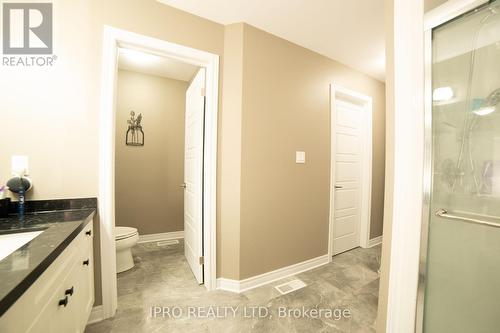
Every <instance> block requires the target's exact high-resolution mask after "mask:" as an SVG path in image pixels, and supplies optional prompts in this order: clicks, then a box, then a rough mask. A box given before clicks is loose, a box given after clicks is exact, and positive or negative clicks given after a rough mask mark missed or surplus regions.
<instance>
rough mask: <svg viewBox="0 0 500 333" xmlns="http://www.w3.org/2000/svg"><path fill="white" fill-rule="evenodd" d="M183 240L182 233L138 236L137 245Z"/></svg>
mask: <svg viewBox="0 0 500 333" xmlns="http://www.w3.org/2000/svg"><path fill="white" fill-rule="evenodd" d="M180 238H184V231H182V230H181V231H173V232H163V233H159V234H149V235H139V241H138V243H150V242H159V241H164V240H169V239H180Z"/></svg>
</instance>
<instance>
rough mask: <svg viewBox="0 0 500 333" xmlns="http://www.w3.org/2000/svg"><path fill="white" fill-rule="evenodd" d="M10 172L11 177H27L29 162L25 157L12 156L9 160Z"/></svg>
mask: <svg viewBox="0 0 500 333" xmlns="http://www.w3.org/2000/svg"><path fill="white" fill-rule="evenodd" d="M11 172H12V175H13V176H28V175H29V160H28V156H26V155H13V156H12V158H11Z"/></svg>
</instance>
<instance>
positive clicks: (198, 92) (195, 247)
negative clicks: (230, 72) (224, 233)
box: [184, 68, 205, 284]
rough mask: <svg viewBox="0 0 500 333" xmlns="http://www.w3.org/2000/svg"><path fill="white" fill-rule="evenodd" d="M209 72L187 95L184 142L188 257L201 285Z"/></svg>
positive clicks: (196, 79) (202, 73)
mask: <svg viewBox="0 0 500 333" xmlns="http://www.w3.org/2000/svg"><path fill="white" fill-rule="evenodd" d="M204 91H205V69H204V68H201V69H200V70H199V71H198V73H197V74H196V76H195V77H194V79H193V81H192V82H191V84H190V85H189V87H188V89H187V91H186V115H185V125H184V126H185V141H184V255H185V256H186V260H187V262H188V264H189V266H190V267H191V270H192V271H193V274H194V276H195V278H196V280H197V281H198V283H200V284H201V283H203V264H202V263H201V261H200V258H201V257H203V128H204V114H205V92H204Z"/></svg>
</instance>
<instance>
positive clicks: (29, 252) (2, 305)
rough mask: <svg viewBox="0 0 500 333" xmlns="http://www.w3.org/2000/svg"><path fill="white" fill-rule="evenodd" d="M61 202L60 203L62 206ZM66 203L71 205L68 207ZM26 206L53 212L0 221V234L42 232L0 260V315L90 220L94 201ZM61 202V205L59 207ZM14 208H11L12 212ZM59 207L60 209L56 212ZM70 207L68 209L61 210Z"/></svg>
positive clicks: (33, 213)
mask: <svg viewBox="0 0 500 333" xmlns="http://www.w3.org/2000/svg"><path fill="white" fill-rule="evenodd" d="M62 202H64V203H62ZM68 202H71V203H69V204H68ZM34 203H35V204H33V203H30V204H29V206H28V207H30V208H33V207H39V208H41V209H56V210H51V211H37V210H36V209H35V208H34V209H29V210H28V211H30V212H29V213H27V214H26V215H25V216H24V219H20V218H19V216H18V215H15V214H13V215H10V216H9V217H6V218H0V235H5V234H9V233H18V232H27V231H43V232H42V233H41V234H40V235H38V236H37V237H35V238H34V239H32V240H31V241H30V242H28V243H26V244H25V245H23V246H22V247H20V248H19V249H17V250H16V251H14V252H12V253H11V254H10V255H9V256H7V257H5V258H4V259H2V260H0V316H1V315H3V314H4V313H5V312H6V311H7V310H8V309H9V308H10V306H11V305H12V304H14V303H15V302H16V301H17V299H18V298H20V297H21V295H22V294H23V293H24V292H25V291H26V290H27V289H28V288H29V287H30V286H31V285H32V284H33V283H34V282H35V281H36V279H37V278H38V277H39V276H40V275H41V274H42V273H43V272H44V271H45V270H46V269H47V267H49V266H50V264H51V263H52V262H53V261H54V260H55V259H56V258H57V257H58V256H59V255H60V254H61V253H62V252H63V251H64V249H65V248H66V247H67V246H68V245H69V244H70V243H71V242H72V241H73V239H75V237H76V236H77V235H78V234H79V233H80V231H81V230H82V229H83V228H84V227H85V226H86V225H87V224H88V223H89V222H90V221H92V219H93V217H94V214H95V211H96V209H95V207H96V205H97V201H96V199H68V200H51V201H39V202H34ZM61 203H62V204H61ZM15 208H16V207H15V205H13V207H12V209H13V210H15ZM61 208H63V209H64V210H58V209H61ZM65 208H71V209H65Z"/></svg>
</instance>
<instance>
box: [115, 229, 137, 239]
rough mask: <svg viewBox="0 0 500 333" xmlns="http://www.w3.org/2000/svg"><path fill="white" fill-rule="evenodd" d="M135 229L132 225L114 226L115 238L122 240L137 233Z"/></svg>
mask: <svg viewBox="0 0 500 333" xmlns="http://www.w3.org/2000/svg"><path fill="white" fill-rule="evenodd" d="M137 234H138V232H137V229H136V228H132V227H115V240H117V241H118V240H122V239H125V238H129V237H132V236H134V235H137Z"/></svg>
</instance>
